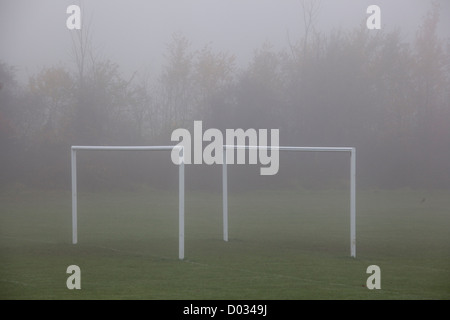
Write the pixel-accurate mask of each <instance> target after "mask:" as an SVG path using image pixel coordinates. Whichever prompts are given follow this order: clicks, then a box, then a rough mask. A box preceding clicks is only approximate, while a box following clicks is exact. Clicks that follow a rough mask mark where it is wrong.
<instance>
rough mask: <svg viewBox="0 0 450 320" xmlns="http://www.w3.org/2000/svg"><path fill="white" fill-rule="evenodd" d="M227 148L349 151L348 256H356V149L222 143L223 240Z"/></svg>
mask: <svg viewBox="0 0 450 320" xmlns="http://www.w3.org/2000/svg"><path fill="white" fill-rule="evenodd" d="M228 149H246V150H254V149H263V150H271V151H272V150H278V151H313V152H349V153H350V256H351V257H354V258H355V257H356V149H355V148H353V147H294V146H247V145H224V146H223V151H224V152H223V162H222V192H223V195H222V214H223V240H224V241H228V174H227V161H226V160H227V150H228Z"/></svg>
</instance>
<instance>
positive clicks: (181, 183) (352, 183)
mask: <svg viewBox="0 0 450 320" xmlns="http://www.w3.org/2000/svg"><path fill="white" fill-rule="evenodd" d="M173 149H179V164H178V165H179V171H178V172H179V173H178V176H179V178H178V179H179V199H178V219H179V221H178V239H179V242H178V244H179V246H178V248H179V249H178V258H179V259H181V260H182V259H184V229H185V227H184V193H185V191H184V183H185V182H184V149H183V147H182V146H179V145H176V146H72V148H71V162H72V242H73V244H76V243H77V242H78V227H77V225H78V221H77V220H78V218H77V160H76V154H77V153H76V152H77V151H78V150H85V151H89V150H90V151H120V150H121V151H172V150H173ZM223 149H224V152H223V163H222V189H223V190H222V191H223V208H222V209H223V210H222V211H223V240H224V241H228V175H227V161H226V159H227V150H228V149H270V150H272V151H273V150H278V151H295V152H298V151H312V152H349V153H350V255H351V256H352V257H356V224H355V220H356V219H355V216H356V195H355V190H356V185H355V179H356V149H355V148H351V147H286V146H284V147H282V146H280V147H278V146H240V145H224V146H223Z"/></svg>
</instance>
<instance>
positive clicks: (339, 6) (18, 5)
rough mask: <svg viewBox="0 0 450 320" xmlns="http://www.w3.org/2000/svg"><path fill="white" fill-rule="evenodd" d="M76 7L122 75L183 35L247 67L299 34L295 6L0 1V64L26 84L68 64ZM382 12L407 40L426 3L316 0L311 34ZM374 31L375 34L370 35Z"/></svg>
mask: <svg viewBox="0 0 450 320" xmlns="http://www.w3.org/2000/svg"><path fill="white" fill-rule="evenodd" d="M439 3H440V4H441V9H442V10H441V17H440V18H441V19H440V24H439V32H440V35H441V36H442V37H445V38H450V19H449V18H450V1H445V0H440V1H439ZM70 4H78V5H80V6H81V10H82V19H83V26H86V25H87V24H90V25H91V30H92V37H93V42H94V46H95V50H96V52H97V53H99V54H100V55H101V56H103V57H105V58H108V59H111V60H112V61H113V62H116V63H118V64H119V65H120V66H121V68H122V70H123V71H124V72H125V73H127V72H132V71H135V70H146V72H150V73H158V72H159V68H160V65H161V63H163V62H164V60H163V59H164V57H163V54H164V52H165V50H166V45H167V44H168V43H169V42H170V40H171V35H172V34H173V33H175V32H181V33H182V34H183V35H184V36H186V38H188V39H189V40H190V41H191V42H192V46H193V48H199V49H200V48H202V47H203V46H205V45H207V44H210V45H211V46H212V47H213V48H214V49H215V50H218V51H223V52H228V53H230V54H234V55H235V56H236V58H237V62H238V64H239V65H245V64H246V63H247V61H248V60H249V59H250V58H251V56H252V55H253V52H254V50H255V49H257V48H258V47H259V46H260V45H261V44H262V43H264V42H266V41H267V42H270V43H272V44H273V45H274V46H275V47H276V48H280V49H282V48H285V47H286V46H287V45H288V35H289V39H291V41H295V40H298V39H299V38H300V37H301V36H302V35H303V32H304V29H303V20H302V11H301V10H302V9H301V6H300V0H281V1H280V0H183V1H182V0H90V1H78V0H39V1H32V0H0V61H3V62H6V63H7V64H9V65H13V66H15V67H16V69H17V71H18V75H19V80H26V79H28V77H29V76H31V75H33V74H35V73H36V72H38V71H39V70H40V69H41V68H42V67H44V66H52V65H67V63H68V62H70V61H71V60H70V57H69V54H70V47H71V45H70V32H74V31H70V30H68V29H67V28H66V19H67V17H68V15H67V14H66V8H67V6H68V5H70ZM371 4H376V5H379V6H380V8H381V14H382V28H383V29H384V30H386V31H389V30H393V29H395V28H400V29H401V31H402V36H403V37H404V39H405V40H409V39H411V38H412V36H413V35H414V33H415V32H416V30H417V28H418V26H419V25H420V23H421V21H422V17H423V15H424V14H425V13H426V12H427V10H428V9H429V8H430V1H427V0H395V1H392V0H369V1H367V0H322V1H321V7H320V12H319V16H318V20H317V24H316V26H317V29H318V30H319V31H322V32H327V31H329V30H331V29H333V28H343V29H345V30H346V29H349V28H352V27H355V26H357V25H359V24H361V23H365V21H366V19H367V17H368V15H367V13H366V9H367V7H368V6H369V5H371ZM374 32H376V31H374Z"/></svg>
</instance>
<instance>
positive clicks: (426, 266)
mask: <svg viewBox="0 0 450 320" xmlns="http://www.w3.org/2000/svg"><path fill="white" fill-rule="evenodd" d="M0 203H1V209H0V210H1V214H0V261H1V264H0V298H1V299H220V300H228V299H280V300H286V299H446V300H447V299H449V298H450V196H449V192H448V191H411V190H395V191H361V190H358V193H357V248H356V249H357V258H356V259H354V258H351V257H350V244H349V201H348V192H347V191H333V190H329V191H308V190H295V191H293V190H290V191H289V190H280V191H254V192H251V193H244V194H230V202H229V212H230V226H229V227H230V241H229V242H228V243H225V242H223V241H222V240H221V238H222V223H221V219H222V218H221V195H220V194H219V193H212V192H211V193H199V192H198V193H196V192H188V193H187V194H186V236H185V239H186V259H185V260H184V261H180V260H178V238H177V236H178V211H177V210H178V202H177V194H176V193H169V192H162V191H156V190H141V191H139V192H124V193H118V192H117V193H108V192H101V193H81V194H80V195H79V244H77V245H72V244H71V198H70V193H68V192H62V191H55V192H42V191H27V190H21V191H15V192H12V191H8V192H3V193H2V194H1V195H0ZM73 264H75V265H78V266H79V267H80V268H81V290H68V289H67V287H66V279H67V277H68V276H69V275H68V274H66V269H67V267H68V266H69V265H73ZM373 264H374V265H378V266H379V267H380V268H381V290H369V289H368V288H366V287H365V284H366V280H367V277H368V276H369V274H367V273H366V269H367V267H368V266H370V265H373Z"/></svg>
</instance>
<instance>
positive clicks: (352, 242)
mask: <svg viewBox="0 0 450 320" xmlns="http://www.w3.org/2000/svg"><path fill="white" fill-rule="evenodd" d="M350 246H351V248H350V255H351V256H352V257H353V258H356V149H355V148H352V151H351V153H350Z"/></svg>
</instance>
